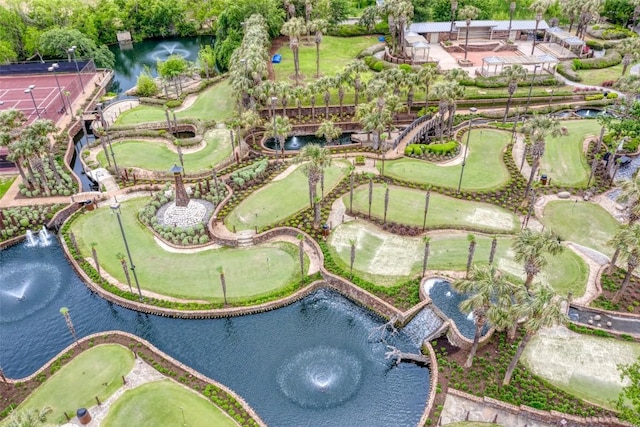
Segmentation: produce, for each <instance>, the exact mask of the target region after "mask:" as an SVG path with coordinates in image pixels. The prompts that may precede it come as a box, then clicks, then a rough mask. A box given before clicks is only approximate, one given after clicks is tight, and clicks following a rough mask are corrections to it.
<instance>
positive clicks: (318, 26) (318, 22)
mask: <svg viewBox="0 0 640 427" xmlns="http://www.w3.org/2000/svg"><path fill="white" fill-rule="evenodd" d="M328 26H329V23H328V22H327V21H326V20H325V19H314V20H313V21H311V25H310V26H309V28H310V29H311V31H313V32H314V42H315V44H316V78H320V43H322V35H323V33H325V32H326V31H327V27H328Z"/></svg>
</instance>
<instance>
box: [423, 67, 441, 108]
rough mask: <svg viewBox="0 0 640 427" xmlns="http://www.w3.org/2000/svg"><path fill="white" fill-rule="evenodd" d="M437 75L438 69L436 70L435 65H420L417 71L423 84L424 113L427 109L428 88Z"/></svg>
mask: <svg viewBox="0 0 640 427" xmlns="http://www.w3.org/2000/svg"><path fill="white" fill-rule="evenodd" d="M437 77H438V70H436V68H435V67H429V66H426V67H422V68H421V69H420V71H418V78H419V79H420V81H421V82H422V85H423V86H424V89H425V96H424V111H425V114H426V113H427V110H428V109H429V88H430V87H431V84H433V82H434V81H435V80H436V78H437Z"/></svg>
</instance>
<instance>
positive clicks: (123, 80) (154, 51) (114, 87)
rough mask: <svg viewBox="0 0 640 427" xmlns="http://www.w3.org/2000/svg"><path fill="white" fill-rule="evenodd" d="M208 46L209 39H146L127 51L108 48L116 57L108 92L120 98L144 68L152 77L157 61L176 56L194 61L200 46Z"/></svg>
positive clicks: (133, 84)
mask: <svg viewBox="0 0 640 427" xmlns="http://www.w3.org/2000/svg"><path fill="white" fill-rule="evenodd" d="M211 44H213V37H211V36H200V37H172V38H166V39H149V40H145V41H142V42H138V43H134V44H133V45H131V47H129V48H124V47H122V48H121V47H120V46H118V45H113V46H110V47H109V49H110V50H111V51H112V52H113V53H114V54H115V56H116V64H115V66H114V72H115V75H114V78H113V82H112V84H111V87H110V89H109V90H110V91H111V92H115V93H117V94H119V95H123V94H124V92H126V91H127V90H129V89H131V88H132V87H134V86H135V85H136V84H137V82H138V76H139V75H140V73H141V72H142V70H143V69H144V67H145V66H148V67H149V68H150V70H151V72H152V74H153V75H154V76H156V75H157V73H156V64H157V63H158V60H162V61H164V60H166V59H167V58H168V57H169V55H172V54H177V55H181V56H183V57H184V58H186V59H187V60H189V61H194V62H195V61H196V60H197V59H198V52H199V51H200V46H203V45H211Z"/></svg>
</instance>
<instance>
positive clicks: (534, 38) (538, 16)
mask: <svg viewBox="0 0 640 427" xmlns="http://www.w3.org/2000/svg"><path fill="white" fill-rule="evenodd" d="M540 21H542V13H540V12H538V13H536V29H535V30H533V46H531V55H533V51H534V50H536V38H537V37H538V25H540Z"/></svg>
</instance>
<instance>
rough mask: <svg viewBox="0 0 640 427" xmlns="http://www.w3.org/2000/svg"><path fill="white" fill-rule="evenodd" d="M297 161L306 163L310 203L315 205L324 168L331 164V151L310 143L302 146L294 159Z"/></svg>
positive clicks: (304, 169)
mask: <svg viewBox="0 0 640 427" xmlns="http://www.w3.org/2000/svg"><path fill="white" fill-rule="evenodd" d="M294 162H295V163H304V165H303V171H304V173H305V175H307V180H308V182H309V204H310V206H311V207H314V201H315V199H316V194H317V185H318V182H320V180H321V179H322V176H323V175H324V169H325V168H326V167H328V166H330V165H331V152H330V150H329V149H328V148H327V147H321V146H319V145H317V144H309V145H305V146H304V147H302V149H301V150H300V152H299V153H298V155H297V156H296V157H295V159H294Z"/></svg>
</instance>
